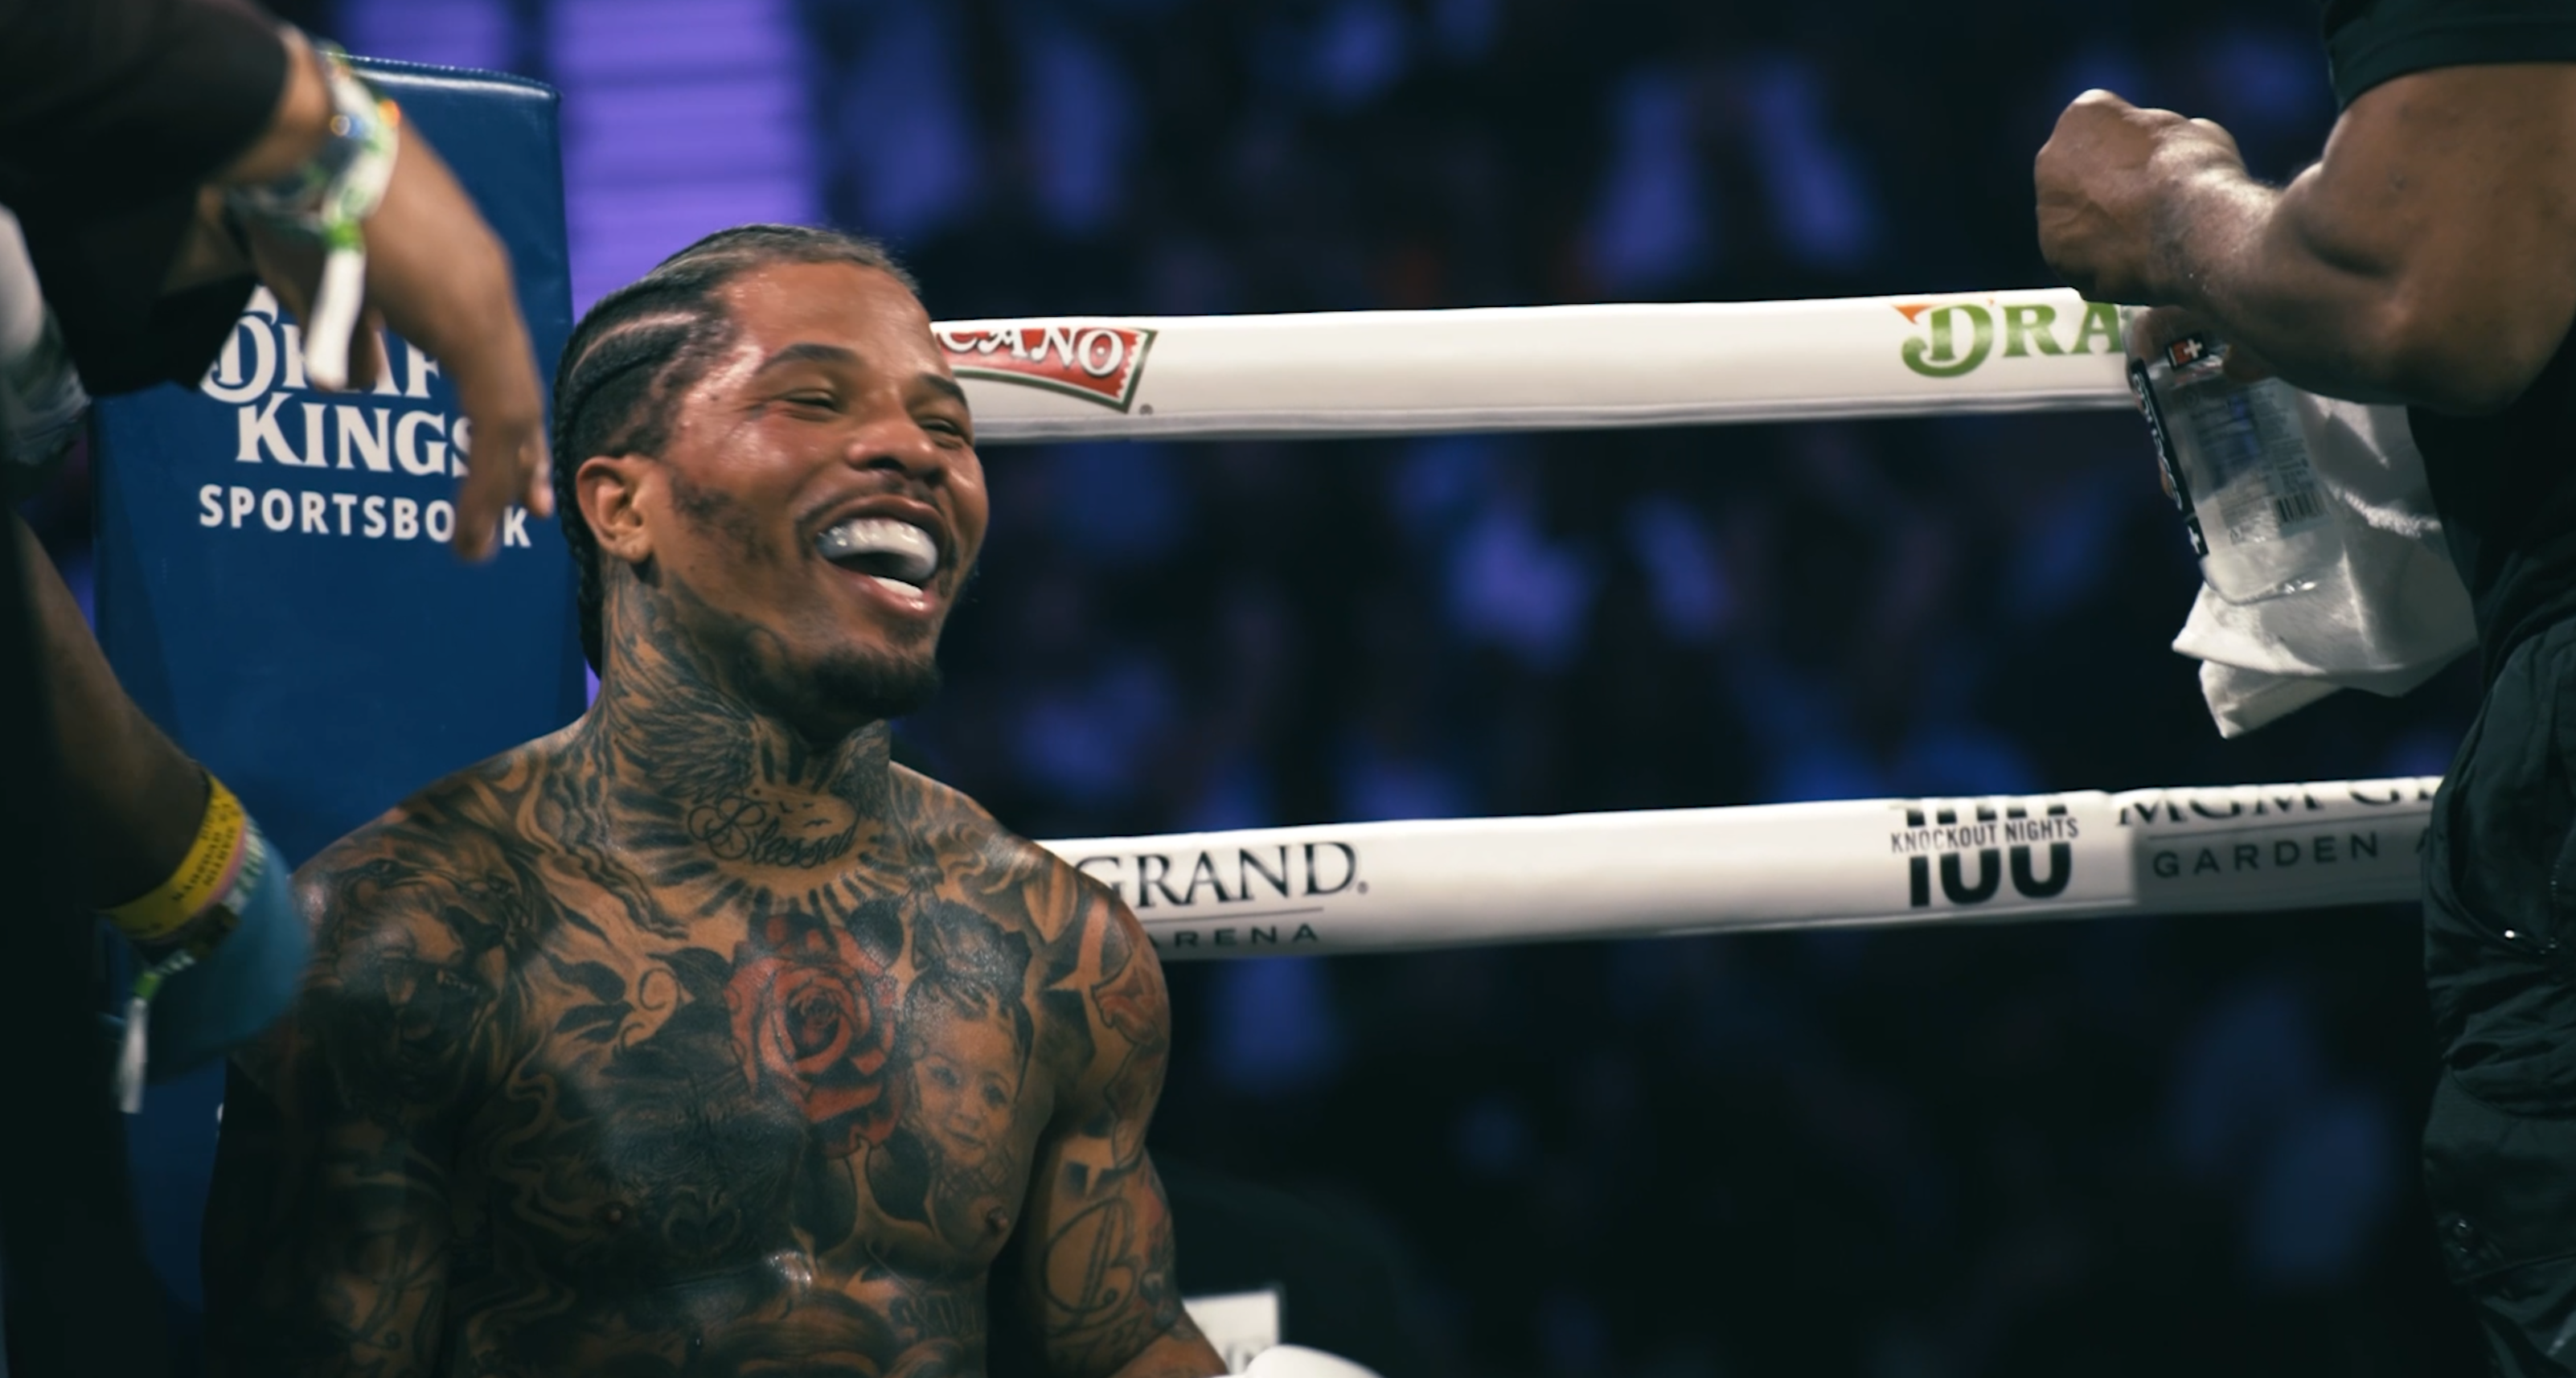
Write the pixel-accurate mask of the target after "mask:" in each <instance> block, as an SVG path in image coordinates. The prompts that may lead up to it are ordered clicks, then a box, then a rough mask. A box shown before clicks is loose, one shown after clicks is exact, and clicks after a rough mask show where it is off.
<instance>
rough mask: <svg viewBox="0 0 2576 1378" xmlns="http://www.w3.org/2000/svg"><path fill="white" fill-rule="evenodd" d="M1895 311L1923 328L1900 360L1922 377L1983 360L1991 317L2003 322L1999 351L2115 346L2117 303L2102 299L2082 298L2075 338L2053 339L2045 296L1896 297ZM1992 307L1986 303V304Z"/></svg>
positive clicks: (1991, 333)
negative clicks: (1972, 298)
mask: <svg viewBox="0 0 2576 1378" xmlns="http://www.w3.org/2000/svg"><path fill="white" fill-rule="evenodd" d="M1894 305H1895V307H1896V314H1898V315H1900V316H1903V317H1904V318H1905V319H1906V320H1908V321H1910V322H1912V323H1914V324H1916V325H1920V326H1923V327H1924V328H1925V331H1924V333H1923V334H1921V335H1917V336H1915V337H1914V338H1912V339H1909V340H1907V341H1906V342H1905V348H1904V350H1903V351H1902V353H1903V356H1904V359H1905V366H1906V367H1907V368H1910V369H1912V370H1914V371H1915V372H1917V373H1920V374H1922V375H1923V376H1924V377H1926V378H1956V377H1958V376H1959V375H1960V374H1962V373H1966V372H1968V371H1969V370H1970V369H1973V368H1975V367H1976V366H1977V365H1979V364H1982V363H1984V362H1985V361H1986V356H1987V355H1989V354H1992V353H1994V350H1995V324H1996V317H1997V316H1998V315H2000V316H2001V317H2002V318H2003V319H2002V324H2003V335H2004V357H2005V358H2007V359H2020V358H2026V357H2028V356H2029V355H2032V354H2092V353H2095V352H2097V351H2096V348H2095V342H2096V341H2099V342H2100V347H2101V349H2103V350H2108V351H2111V352H2113V353H2117V352H2118V350H2119V348H2120V308H2118V307H2116V306H2113V305H2112V304H2111V303H2109V302H2107V301H2088V302H2085V303H2083V306H2084V315H2083V317H2082V319H2080V320H2078V321H2074V322H2071V324H2073V325H2074V327H2075V338H2074V339H2073V340H2071V341H2068V342H2067V343H2065V344H2059V343H2058V341H2057V330H2058V325H2057V306H2058V304H2057V303H2055V302H2045V301H1998V300H1997V299H1995V298H1993V297H1988V298H1986V300H1985V303H1984V304H1979V303H1977V302H1973V301H1950V302H1939V303H1934V302H1928V301H1914V302H1897V303H1894ZM1990 308H1991V309H1990Z"/></svg>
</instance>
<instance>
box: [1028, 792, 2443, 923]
mask: <svg viewBox="0 0 2576 1378" xmlns="http://www.w3.org/2000/svg"><path fill="white" fill-rule="evenodd" d="M2440 784H2441V780H2440V778H2439V777H2435V776H2424V777H2411V778H2402V779H2388V780H2336V781H2321V782H2316V783H2309V784H2288V785H2233V786H2208V787H2184V788H2171V789H2138V790H2125V791H2121V792H2119V793H2116V794H2113V793H2105V792H2103V791H2100V790H2079V791H2072V792H2068V793H2061V794H2035V795H2022V796H2013V797H1994V798H1982V799H1861V800H1838V801H1834V802H1829V803H1813V804H1768V805H1755V806H1749V807H1739V808H1712V809H1676V810H1660V811H1653V812H1636V813H1600V814H1568V815H1562V816H1557V817H1542V818H1460V819H1445V820H1420V821H1407V822H1400V823H1354V824H1347V825H1316V826H1309V827H1296V828H1255V829H1246V830H1242V831H1235V832H1211V833H1185V834H1179V835H1174V836H1165V837H1126V838H1095V839H1082V840H1076V841H1063V842H1047V843H1043V844H1041V845H1043V846H1045V847H1046V848H1048V849H1049V850H1051V851H1053V852H1054V853H1055V854H1056V855H1058V856H1060V857H1063V858H1064V859H1065V860H1066V861H1068V862H1070V863H1072V864H1073V865H1074V866H1075V867H1076V868H1077V869H1079V870H1081V871H1082V872H1083V873H1084V874H1086V875H1089V876H1091V877H1093V878H1094V879H1096V880H1098V881H1100V882H1101V883H1102V884H1105V885H1107V886H1109V887H1110V888H1112V889H1114V890H1116V891H1117V892H1118V895H1119V897H1120V898H1121V899H1124V900H1125V901H1126V902H1127V904H1128V906H1129V907H1130V908H1132V909H1134V910H1135V911H1136V917H1137V919H1138V921H1139V922H1141V923H1142V924H1143V925H1144V928H1145V931H1146V933H1147V934H1148V935H1150V936H1151V937H1152V938H1153V940H1154V946H1155V948H1156V949H1157V950H1159V951H1160V952H1161V953H1162V955H1163V957H1164V959H1165V960H1167V961H1173V960H1190V959H1195V958H1223V957H1262V956H1285V955H1294V954H1309V953H1351V952H1386V951H1397V950H1405V949H1419V948H1443V947H1461V946H1469V945H1477V944H1489V943H1526V942H1543V941H1550V940H1557V939H1569V938H1630V937H1642V936H1649V935H1658V934H1682V933H1711V932H1727V931H1739V930H1756V929H1773V928H1805V927H1816V926H1826V925H1896V924H1917V923H1956V922H1998V921H2019V920H2027V919H2056V918H2091V917H2102V916H2107V915H2116V914H2139V915H2146V914H2192V913H2217V912H2254V911H2263V910H2284V909H2309V908H2317V907H2320V906H2325V905H2336V904H2368V903H2395V902H2405V901H2411V900H2413V899H2415V898H2416V897H2417V893H2418V889H2419V882H2418V878H2417V868H2418V861H2417V857H2416V849H2417V847H2418V846H2419V844H2420V843H2421V842H2422V839H2423V835H2424V829H2425V824H2426V822H2427V820H2428V819H2429V817H2430V815H2431V806H2432V799H2433V792H2434V790H2435V789H2436V788H2437V787H2439V786H2440Z"/></svg>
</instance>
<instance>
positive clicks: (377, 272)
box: [171, 29, 555, 559]
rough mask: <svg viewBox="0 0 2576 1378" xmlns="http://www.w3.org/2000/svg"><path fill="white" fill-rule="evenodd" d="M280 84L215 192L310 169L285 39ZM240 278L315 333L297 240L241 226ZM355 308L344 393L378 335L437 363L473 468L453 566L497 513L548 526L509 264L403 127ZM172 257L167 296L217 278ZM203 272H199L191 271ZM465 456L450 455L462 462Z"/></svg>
mask: <svg viewBox="0 0 2576 1378" xmlns="http://www.w3.org/2000/svg"><path fill="white" fill-rule="evenodd" d="M279 41H280V42H281V43H283V44H284V45H285V46H286V50H287V83H286V88H285V90H284V91H282V92H281V93H280V94H279V96H278V106H277V111H276V113H275V114H274V115H273V116H272V117H271V120H270V125H269V128H268V129H267V130H266V131H265V132H264V133H263V134H262V135H261V137H260V138H259V139H258V140H257V141H256V142H255V143H254V144H253V145H252V147H251V148H250V149H249V150H247V151H246V152H244V153H243V154H242V155H241V156H240V157H239V158H237V159H235V160H234V162H233V163H231V164H230V165H228V166H227V167H226V168H225V169H224V170H223V171H222V172H221V173H220V174H219V175H218V178H217V180H218V181H220V182H226V183H230V184H233V185H246V184H257V183H261V182H268V181H274V180H276V179H278V178H280V177H283V176H286V175H287V174H289V173H290V172H292V171H293V170H294V169H295V168H296V167H299V166H301V165H302V164H303V161H304V160H305V159H307V158H309V157H311V156H312V153H313V150H314V148H316V147H317V146H319V144H320V142H321V140H322V138H323V137H324V135H325V134H326V132H327V130H328V126H329V121H330V119H331V115H332V108H331V98H330V93H329V88H328V84H327V82H326V80H325V78H324V76H323V69H322V66H321V59H320V57H319V56H318V55H317V54H315V53H314V51H313V49H312V47H311V45H310V44H307V43H306V42H305V41H304V37H303V35H301V34H299V33H297V32H295V31H294V30H292V29H288V30H285V31H283V32H282V33H281V34H280V37H279ZM221 211H222V206H221V202H220V200H219V199H218V198H217V197H216V196H214V195H213V194H212V193H210V194H209V195H208V196H207V197H206V198H204V199H203V202H202V204H201V215H200V220H201V222H203V223H202V225H201V230H203V231H206V232H204V233H200V234H198V235H196V236H194V237H193V238H192V240H191V241H190V245H194V244H197V243H198V242H199V241H204V240H206V239H208V238H210V237H217V238H228V237H229V236H228V235H221V234H216V233H215V231H217V230H219V229H220V226H221ZM242 229H243V233H244V234H246V235H247V236H248V238H249V241H250V242H249V246H248V247H249V249H250V256H251V261H252V262H251V266H252V267H253V268H255V269H256V270H257V272H258V274H259V277H260V280H261V281H263V282H265V283H267V284H268V288H269V290H270V291H272V292H274V293H276V294H277V299H278V302H279V304H280V305H282V306H284V307H285V308H286V309H287V310H288V311H291V312H293V313H294V314H295V316H296V318H297V319H299V320H304V321H310V320H312V319H313V315H312V306H313V297H314V293H315V292H316V291H318V290H319V288H320V285H321V281H322V250H321V246H320V245H318V244H315V243H313V242H312V241H311V240H309V239H306V238H304V237H302V236H299V235H294V234H288V233H283V232H280V231H278V230H275V229H273V228H270V227H267V226H263V225H259V224H255V223H250V222H249V221H247V220H246V221H245V222H244V223H243V226H242ZM365 233H366V237H367V290H366V303H365V306H364V308H363V309H362V310H361V311H360V312H359V315H358V323H357V328H356V334H355V335H354V336H353V337H352V338H351V340H350V341H349V385H350V386H351V387H366V386H368V385H370V384H372V383H373V382H374V381H375V378H376V371H377V370H378V369H380V368H382V367H384V360H383V359H382V357H381V356H380V354H379V351H378V347H377V336H376V331H377V330H378V329H379V328H381V327H383V326H388V325H390V326H392V327H393V328H394V330H395V331H396V332H398V333H400V334H401V335H402V337H403V338H404V339H407V340H409V341H411V342H412V343H413V344H415V345H417V346H419V347H420V348H421V349H422V350H424V351H426V352H427V353H428V354H429V355H430V356H431V357H432V358H435V359H436V360H438V366H439V371H440V372H442V373H444V374H445V375H446V376H447V381H448V382H449V383H451V384H453V385H454V386H455V388H456V402H457V405H458V406H459V407H461V408H462V409H463V410H464V412H465V420H464V422H463V423H462V424H463V426H464V428H465V431H466V434H467V435H468V436H469V437H470V441H469V443H470V444H471V446H472V450H473V453H472V456H471V458H470V459H469V461H468V463H467V466H466V472H465V478H464V481H463V482H461V483H459V484H458V485H457V490H456V539H455V546H456V553H457V554H459V555H462V556H464V557H466V558H467V559H481V558H482V557H483V556H485V555H486V554H489V553H490V551H491V549H492V538H493V533H494V531H495V529H496V528H497V527H498V526H499V524H500V521H501V515H502V510H503V509H504V508H506V507H507V506H508V505H509V504H510V503H511V502H513V501H517V502H520V503H523V504H525V505H526V506H527V508H528V510H529V511H531V512H533V513H535V514H536V515H538V516H540V517H548V516H552V515H554V510H555V498H554V479H553V474H552V470H551V468H550V466H549V463H548V460H547V456H546V436H545V405H544V394H543V391H542V388H541V385H540V384H539V382H538V380H537V366H536V357H535V351H534V349H533V348H532V347H531V346H530V345H529V343H528V327H527V323H526V322H525V321H523V320H522V319H520V316H519V298H518V293H517V292H516V290H515V289H514V288H513V286H512V283H511V280H510V256H509V253H508V252H507V251H506V250H504V249H503V248H502V247H501V241H500V240H499V239H497V238H495V237H493V234H492V230H491V227H490V226H488V225H486V224H484V223H483V217H482V216H481V215H479V214H477V213H476V212H475V209H474V203H473V201H472V200H471V199H470V198H468V197H467V196H466V194H465V189H464V188H463V187H460V186H458V185H457V184H456V178H455V177H454V176H452V175H451V174H450V173H449V172H448V170H447V164H446V163H445V162H443V161H441V160H440V159H439V156H438V152H437V150H435V149H433V148H431V147H430V144H429V140H427V139H426V138H423V137H422V136H421V133H420V131H419V130H418V129H416V128H413V127H411V126H409V125H406V126H404V127H403V130H402V137H401V141H400V143H399V144H398V146H397V148H396V152H395V156H394V166H393V173H392V178H391V180H390V181H389V182H388V183H387V184H386V187H385V194H384V199H383V200H382V201H381V202H379V203H378V204H377V206H376V213H375V214H374V215H373V216H372V217H370V218H369V219H368V220H367V222H366V228H365ZM190 245H183V246H182V253H181V261H180V262H179V263H177V264H174V265H173V267H172V270H171V272H172V284H173V285H175V284H177V283H179V282H180V281H182V280H184V279H186V278H189V277H193V276H202V275H204V274H205V273H207V272H209V271H214V270H216V269H219V268H220V266H221V262H220V260H221V257H222V255H221V254H220V252H219V251H208V252H206V253H202V254H201V253H198V252H196V251H195V250H194V249H192V248H191V247H190ZM199 259H204V260H205V261H204V262H199V261H198V260H199ZM465 449H466V445H464V444H459V445H458V446H457V450H458V451H459V452H460V453H462V452H463V451H464V450H465Z"/></svg>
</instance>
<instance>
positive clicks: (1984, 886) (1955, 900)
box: [1887, 803, 2082, 909]
mask: <svg viewBox="0 0 2576 1378" xmlns="http://www.w3.org/2000/svg"><path fill="white" fill-rule="evenodd" d="M2081 835H2082V832H2081V830H2080V827H2079V825H2078V823H2077V820H2076V819H2075V818H2073V817H2072V816H2070V815H2069V814H2068V813H2067V811H2066V806H2065V805H2064V804H2051V805H2049V806H2048V808H2047V810H2046V811H2045V812H2043V813H2041V814H2040V815H2039V816H2038V817H2036V818H2034V817H2032V816H2031V815H2030V811H2029V810H2028V809H2027V808H2025V807H2024V806H2022V805H2020V804H2010V805H2006V806H2005V807H2004V809H2003V811H2002V812H2001V813H2000V814H1998V813H1997V812H1996V810H1995V809H1994V808H1993V807H1992V806H1990V805H1983V804H1980V805H1977V806H1974V807H1973V808H1971V809H1969V810H1968V811H1967V816H1966V817H1965V818H1962V817H1961V816H1960V810H1959V808H1958V807H1957V806H1955V805H1945V806H1939V807H1935V806H1933V805H1931V804H1929V803H1918V804H1913V805H1909V806H1907V808H1906V810H1905V826H1904V827H1902V828H1899V829H1897V830H1895V831H1893V832H1890V833H1889V834H1888V835H1887V849H1888V851H1889V852H1890V853H1892V854H1894V855H1896V856H1901V857H1903V858H1905V876H1906V906H1907V907H1908V908H1911V909H1929V908H1931V907H1932V886H1933V880H1934V878H1935V877H1936V876H1937V877H1938V878H1939V880H1940V887H1941V898H1942V899H1943V900H1945V901H1947V902H1949V903H1951V904H1958V905H1966V904H1984V903H1985V902H1986V901H1988V900H1991V899H1993V898H1994V897H1995V896H1996V895H1997V894H1999V893H2001V891H2002V890H2003V887H2004V884H2005V882H2006V881H2007V880H2009V881H2010V882H2011V884H2012V888H2013V893H2014V894H2017V895H2020V896H2021V897H2022V898H2024V899H2034V900H2044V899H2054V898H2056V897H2057V896H2058V895H2061V894H2063V893H2065V891H2066V886H2067V883H2068V882H2069V881H2072V880H2073V879H2074V878H2075V847H2074V843H2075V840H2076V838H2078V837H2080V836H2081ZM2043 857H2045V858H2046V865H2045V866H2044V867H2043V866H2042V865H2041V858H2043Z"/></svg>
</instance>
